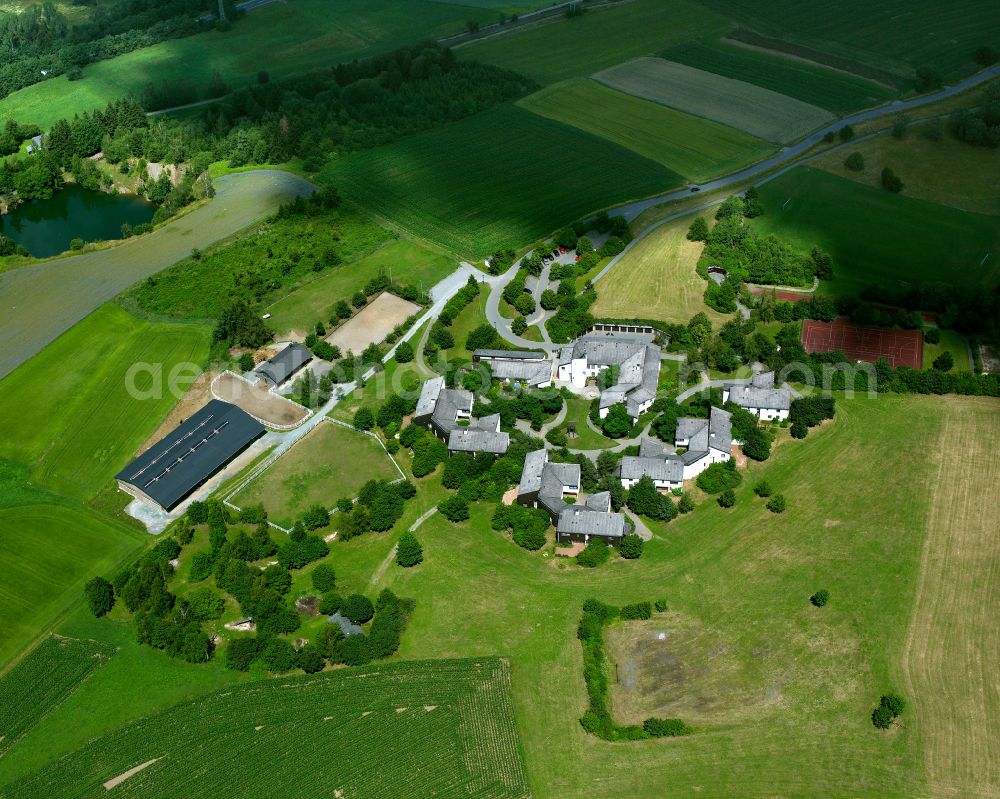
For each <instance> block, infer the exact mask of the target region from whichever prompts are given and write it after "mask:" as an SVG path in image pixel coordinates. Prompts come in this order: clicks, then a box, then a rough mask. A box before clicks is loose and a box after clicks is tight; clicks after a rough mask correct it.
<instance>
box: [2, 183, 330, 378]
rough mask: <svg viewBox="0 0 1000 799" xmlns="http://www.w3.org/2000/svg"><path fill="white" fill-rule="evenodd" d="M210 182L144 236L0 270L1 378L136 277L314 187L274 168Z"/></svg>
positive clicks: (166, 265) (246, 223)
mask: <svg viewBox="0 0 1000 799" xmlns="http://www.w3.org/2000/svg"><path fill="white" fill-rule="evenodd" d="M215 189H216V194H215V197H214V199H212V200H211V201H210V202H208V203H206V204H205V205H202V206H200V207H199V208H196V209H194V210H193V211H191V212H190V213H188V214H185V215H183V216H180V217H178V218H176V219H174V220H173V221H171V222H168V223H167V224H166V225H164V226H163V227H161V228H158V229H157V230H154V231H153V232H152V233H149V234H147V235H145V236H139V237H137V238H134V239H128V240H127V241H124V242H122V243H121V244H117V245H115V246H113V247H108V248H107V249H104V250H97V251H95V252H87V253H83V254H81V255H73V256H70V257H67V258H57V259H55V260H51V261H43V262H41V263H36V264H31V265H30V266H24V267H21V268H19V269H12V270H10V271H8V272H3V273H0V378H3V377H5V376H6V375H7V374H9V373H10V372H12V371H13V370H14V369H16V368H17V367H18V366H19V365H20V364H22V363H24V362H25V361H26V360H28V358H30V357H31V356H32V355H34V354H35V353H37V352H38V351H39V350H41V349H42V348H43V347H44V346H45V345H46V344H48V343H50V342H51V341H53V340H54V339H55V338H56V337H58V336H59V335H60V334H61V333H64V332H65V331H67V330H69V328H71V327H72V326H73V325H75V324H76V323H77V322H79V321H80V320H81V319H83V318H84V317H85V316H87V315H88V314H89V313H90V312H91V311H94V310H95V309H97V308H98V307H99V306H101V305H103V304H104V303H106V302H108V301H109V300H111V299H112V298H114V297H116V296H117V295H119V294H121V293H122V292H123V291H124V290H125V289H127V288H128V287H129V286H131V285H133V284H134V283H137V282H138V281H140V280H143V279H144V278H147V277H149V276H150V275H153V274H156V273H157V272H159V271H161V270H162V269H166V268H167V267H168V266H170V265H171V264H174V263H176V262H177V261H179V260H181V259H182V258H184V257H185V256H187V255H189V254H190V253H191V250H192V249H193V248H195V247H197V248H199V249H204V248H205V247H208V246H209V245H211V244H213V243H214V242H216V241H219V240H220V239H224V238H226V237H228V236H231V235H232V234H233V233H236V232H237V231H238V230H242V229H243V228H245V227H246V226H247V225H250V224H253V223H254V222H256V221H258V220H260V219H263V218H264V217H266V216H268V215H269V214H271V213H273V212H274V211H275V210H276V209H277V208H278V206H279V205H281V204H282V203H284V202H287V201H288V200H290V199H292V198H293V197H296V196H300V195H307V194H312V193H313V191H314V190H315V189H314V187H313V185H312V184H311V183H309V182H308V181H307V180H304V179H303V178H300V177H298V176H296V175H293V174H292V173H290V172H283V171H280V170H275V169H259V170H253V171H250V172H237V173H234V174H231V175H225V176H223V177H221V178H218V179H217V180H216V181H215Z"/></svg>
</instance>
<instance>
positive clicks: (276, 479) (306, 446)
mask: <svg viewBox="0 0 1000 799" xmlns="http://www.w3.org/2000/svg"><path fill="white" fill-rule="evenodd" d="M398 477H399V472H398V471H396V467H395V466H393V465H392V461H391V460H390V459H389V456H388V455H387V454H386V452H385V450H384V449H382V445H381V444H379V443H378V442H377V441H376V440H375V439H374V438H372V436H369V435H365V434H364V433H359V432H357V431H356V430H351V429H349V428H347V427H344V426H342V425H339V424H336V423H333V422H323V423H322V424H320V425H318V426H317V427H315V428H313V429H312V430H310V431H309V433H307V434H306V436H305V438H303V439H302V440H300V441H298V442H296V443H295V444H294V445H293V446H292V448H291V449H289V450H288V452H286V453H285V454H284V455H282V456H281V457H280V458H278V460H277V461H275V462H274V463H273V464H272V465H271V466H269V467H268V468H267V469H266V470H265V471H264V473H263V474H262V475H261V476H260V477H257V478H255V479H254V480H253V481H252V482H251V483H250V484H249V485H247V486H246V488H244V489H243V490H242V491H240V493H239V494H237V495H236V496H235V497H233V498H232V500H231V501H232V502H233V504H234V505H238V506H239V507H247V506H248V505H256V504H257V503H262V504H263V505H264V509H265V510H266V511H267V512H268V516H269V517H270V519H271V521H273V522H276V523H277V524H280V525H281V526H282V527H291V526H292V524H294V523H295V521H296V519H298V518H299V517H300V516H301V515H302V514H303V513H304V512H305V511H307V510H308V509H309V508H310V506H312V505H315V504H316V503H319V504H320V505H323V506H324V507H325V508H332V507H334V505H336V504H337V500H338V499H341V498H342V497H347V498H348V499H353V498H354V497H356V496H357V495H358V490H359V489H360V488H361V486H363V485H364V484H365V483H366V482H368V481H369V480H372V479H386V480H395V479H397V478H398Z"/></svg>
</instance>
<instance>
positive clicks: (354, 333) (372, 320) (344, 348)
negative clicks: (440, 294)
mask: <svg viewBox="0 0 1000 799" xmlns="http://www.w3.org/2000/svg"><path fill="white" fill-rule="evenodd" d="M419 310H420V306H419V305H417V304H416V303H412V302H410V301H409V300H404V299H403V298H402V297H397V296H396V295H395V294H390V293H389V292H383V293H381V294H379V295H378V296H377V297H376V298H375V299H374V300H372V301H371V302H370V303H368V304H367V305H366V306H365V307H364V308H362V309H361V312H360V313H358V314H357V315H356V316H354V317H352V318H351V319H348V320H347V321H346V322H345V323H344V324H342V325H341V326H340V327H338V328H337V329H336V330H334V331H333V332H332V333H331V334H330V335H329V336H327V337H326V340H327V341H329V342H330V343H331V344H333V345H334V346H336V347H340V351H341V352H342V353H344V355H346V354H347V353H348V352H351V353H353V354H355V355H360V354H361V353H362V352H363V351H364V349H365V347H367V346H368V345H369V344H378V343H379V342H381V341H384V340H385V337H386V336H388V335H389V334H390V333H391V332H392V331H393V328H395V327H396V325H398V324H400V323H402V322H405V321H406V320H407V319H408V318H409V317H411V316H412V315H413V314H415V313H416V312H417V311H419Z"/></svg>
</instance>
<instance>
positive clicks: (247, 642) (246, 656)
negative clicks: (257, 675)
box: [226, 638, 260, 671]
mask: <svg viewBox="0 0 1000 799" xmlns="http://www.w3.org/2000/svg"><path fill="white" fill-rule="evenodd" d="M259 654H260V649H259V647H258V642H257V639H256V638H234V639H233V640H231V641H230V642H229V644H228V645H227V646H226V668H227V669H232V670H233V671H250V664H251V663H253V662H254V661H255V660H256V659H257V656H258V655H259Z"/></svg>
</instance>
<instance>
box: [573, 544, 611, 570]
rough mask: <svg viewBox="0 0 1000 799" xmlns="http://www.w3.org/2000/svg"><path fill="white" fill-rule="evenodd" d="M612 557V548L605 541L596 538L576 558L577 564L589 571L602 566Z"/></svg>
mask: <svg viewBox="0 0 1000 799" xmlns="http://www.w3.org/2000/svg"><path fill="white" fill-rule="evenodd" d="M610 555H611V547H609V546H608V545H607V544H606V543H605V542H604V540H603V539H600V538H595V539H593V540H592V541H591V542H590V543H589V544H587V547H586V549H584V550H583V552H581V553H579V554H578V555H577V556H576V562H577V563H578V564H579V565H581V566H586V567H587V568H588V569H593V568H594V567H595V566H600V565H601V564H602V563H604V561H606V560H607V559H608V558H609V557H610Z"/></svg>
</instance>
